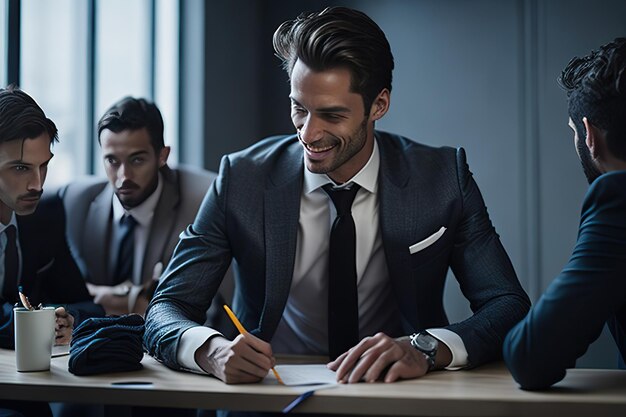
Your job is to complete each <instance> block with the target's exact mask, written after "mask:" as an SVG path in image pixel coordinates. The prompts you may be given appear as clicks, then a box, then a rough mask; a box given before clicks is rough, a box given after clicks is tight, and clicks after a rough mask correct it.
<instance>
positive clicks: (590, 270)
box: [504, 38, 626, 389]
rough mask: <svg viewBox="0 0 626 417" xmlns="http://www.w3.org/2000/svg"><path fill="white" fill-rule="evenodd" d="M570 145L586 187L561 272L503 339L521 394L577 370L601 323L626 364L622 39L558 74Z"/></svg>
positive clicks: (625, 62) (625, 72)
mask: <svg viewBox="0 0 626 417" xmlns="http://www.w3.org/2000/svg"><path fill="white" fill-rule="evenodd" d="M559 83H560V84H561V86H562V87H563V88H565V90H567V97H568V104H569V116H570V119H569V126H570V128H571V129H572V131H573V133H574V146H575V147H576V151H577V152H578V157H579V158H580V161H581V163H582V166H583V171H584V173H585V176H586V177H587V180H588V181H589V184H591V186H590V187H589V189H588V190H587V195H586V196H585V200H584V202H583V207H582V210H581V217H580V225H579V228H578V240H577V242H576V247H575V248H574V252H573V254H572V256H571V258H570V260H569V262H568V263H567V265H565V267H564V268H563V271H562V272H561V273H560V274H559V275H558V276H557V277H556V278H555V279H554V280H553V281H552V283H551V284H550V286H549V287H548V288H547V289H546V292H545V293H544V294H543V295H542V296H541V298H540V299H539V301H538V302H537V304H536V305H535V306H534V307H533V308H532V310H531V311H530V313H528V315H527V316H526V318H525V319H524V320H523V321H521V322H520V323H519V324H518V325H516V326H515V327H514V328H513V329H512V330H511V332H510V333H509V334H508V335H507V337H506V340H505V343H504V358H505V361H506V364H507V366H508V367H509V369H510V370H511V373H512V374H513V377H514V378H515V380H516V381H517V382H519V383H520V385H521V387H522V388H524V389H544V388H548V387H549V386H550V385H552V384H554V383H556V382H558V381H560V380H561V379H563V377H564V376H565V373H566V370H567V369H568V368H573V367H574V366H575V365H576V360H577V359H578V358H579V357H581V356H582V355H583V354H584V353H585V352H586V351H587V348H588V347H589V345H590V344H591V343H593V342H594V341H595V340H596V339H597V338H598V337H599V336H600V334H601V332H602V329H603V328H604V325H605V323H606V324H607V325H608V327H609V329H610V331H611V333H612V335H613V338H614V339H615V342H616V344H617V347H618V349H619V354H620V358H619V359H620V364H621V365H622V367H623V365H624V358H626V38H618V39H615V40H614V41H613V42H610V43H608V44H606V45H603V46H602V47H600V48H599V49H598V50H596V51H593V52H592V53H591V54H589V55H587V56H585V57H583V58H578V57H576V58H574V59H572V60H571V61H570V63H569V64H568V65H567V67H566V68H565V69H564V70H563V72H562V73H561V76H560V78H559Z"/></svg>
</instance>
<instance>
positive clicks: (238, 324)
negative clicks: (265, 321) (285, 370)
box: [224, 304, 285, 385]
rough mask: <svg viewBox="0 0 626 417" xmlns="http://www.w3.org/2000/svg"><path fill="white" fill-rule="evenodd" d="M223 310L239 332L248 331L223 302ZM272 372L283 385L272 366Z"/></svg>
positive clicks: (244, 332)
mask: <svg viewBox="0 0 626 417" xmlns="http://www.w3.org/2000/svg"><path fill="white" fill-rule="evenodd" d="M224 310H226V314H228V317H230V320H231V321H232V322H233V324H234V325H235V327H236V328H237V330H239V333H241V334H246V333H248V331H247V330H246V329H245V328H244V327H243V325H242V324H241V322H240V321H239V319H238V318H237V316H235V313H233V311H232V310H231V309H230V307H228V306H227V305H226V304H224ZM272 372H273V373H274V376H275V377H276V379H277V380H278V383H280V384H281V385H285V383H284V382H283V380H282V379H281V378H280V375H278V372H276V369H274V368H272Z"/></svg>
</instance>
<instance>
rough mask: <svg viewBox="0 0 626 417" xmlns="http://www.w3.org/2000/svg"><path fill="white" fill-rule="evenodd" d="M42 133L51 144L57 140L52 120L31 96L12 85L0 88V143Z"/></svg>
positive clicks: (55, 128) (29, 137) (30, 137)
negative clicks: (48, 138) (47, 137)
mask: <svg viewBox="0 0 626 417" xmlns="http://www.w3.org/2000/svg"><path fill="white" fill-rule="evenodd" d="M43 133H46V134H48V136H50V143H51V144H52V142H55V141H58V140H59V137H58V131H57V127H56V126H55V124H54V122H53V121H52V120H50V119H48V118H47V117H46V114H45V113H44V112H43V110H42V109H41V107H39V105H38V104H37V103H36V102H35V100H33V99H32V97H31V96H29V95H28V94H26V93H25V92H23V91H22V90H20V89H19V88H17V87H15V86H13V85H10V86H8V87H7V88H0V143H5V142H9V141H11V140H23V139H34V138H36V137H38V136H40V135H42V134H43Z"/></svg>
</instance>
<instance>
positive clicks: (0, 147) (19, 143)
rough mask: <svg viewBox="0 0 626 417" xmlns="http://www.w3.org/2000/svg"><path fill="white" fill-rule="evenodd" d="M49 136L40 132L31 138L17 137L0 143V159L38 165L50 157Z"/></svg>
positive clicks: (50, 144)
mask: <svg viewBox="0 0 626 417" xmlns="http://www.w3.org/2000/svg"><path fill="white" fill-rule="evenodd" d="M51 146H52V143H51V141H50V137H49V136H48V135H46V134H42V135H40V136H38V137H36V138H33V139H17V140H10V141H7V142H3V143H0V159H1V160H2V161H3V162H4V163H6V162H21V163H24V164H31V165H40V164H43V163H45V162H47V161H49V160H50V158H52V156H53V154H52V151H51V150H50V147H51Z"/></svg>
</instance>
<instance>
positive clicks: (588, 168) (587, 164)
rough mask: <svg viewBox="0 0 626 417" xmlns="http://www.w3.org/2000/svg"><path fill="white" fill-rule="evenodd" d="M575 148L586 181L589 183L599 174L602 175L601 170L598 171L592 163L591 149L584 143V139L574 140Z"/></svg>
mask: <svg viewBox="0 0 626 417" xmlns="http://www.w3.org/2000/svg"><path fill="white" fill-rule="evenodd" d="M576 148H577V149H578V156H579V158H580V163H581V164H582V166H583V172H584V173H585V177H587V181H588V182H589V184H591V183H592V182H594V181H595V180H596V179H597V178H598V177H599V176H600V175H602V172H600V170H599V169H598V168H597V167H596V166H595V164H594V163H593V158H592V157H591V151H590V150H589V148H588V147H587V145H586V144H585V141H584V140H582V139H578V140H577V141H576Z"/></svg>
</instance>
